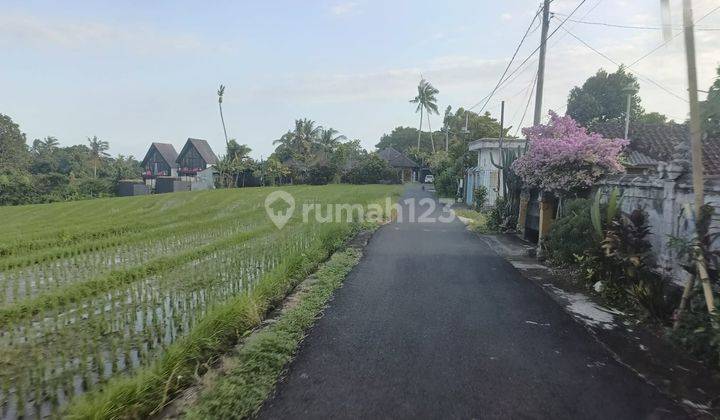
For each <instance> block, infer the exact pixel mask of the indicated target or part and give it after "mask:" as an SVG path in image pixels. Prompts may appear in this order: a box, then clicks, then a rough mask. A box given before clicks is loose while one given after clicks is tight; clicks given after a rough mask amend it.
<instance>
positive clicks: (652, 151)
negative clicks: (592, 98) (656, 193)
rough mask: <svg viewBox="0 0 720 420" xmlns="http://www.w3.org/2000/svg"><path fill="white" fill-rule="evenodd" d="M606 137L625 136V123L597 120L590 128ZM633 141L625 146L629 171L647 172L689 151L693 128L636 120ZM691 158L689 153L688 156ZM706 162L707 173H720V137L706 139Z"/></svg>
mask: <svg viewBox="0 0 720 420" xmlns="http://www.w3.org/2000/svg"><path fill="white" fill-rule="evenodd" d="M588 131H589V132H592V133H598V134H600V135H602V136H603V137H605V138H623V137H624V136H625V126H624V125H623V124H622V123H617V122H606V123H596V124H593V125H591V126H590V127H589V128H588ZM628 140H629V142H630V144H629V145H628V147H627V148H626V150H625V154H626V166H627V169H628V173H631V174H634V173H646V172H648V171H654V170H656V169H657V168H658V164H661V167H662V164H667V163H669V162H671V161H673V160H674V159H677V158H682V156H681V155H683V154H687V150H688V149H689V145H690V128H689V127H688V125H687V124H677V123H672V122H671V123H666V124H643V123H632V124H630V130H629V132H628ZM687 158H689V155H688V156H687ZM703 166H704V170H705V176H706V177H708V176H710V177H712V176H718V175H720V139H715V138H713V139H710V138H706V139H705V140H703Z"/></svg>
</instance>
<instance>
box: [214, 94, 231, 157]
mask: <svg viewBox="0 0 720 420" xmlns="http://www.w3.org/2000/svg"><path fill="white" fill-rule="evenodd" d="M217 94H218V107H220V121H221V122H222V126H223V133H225V147H228V146H229V144H230V143H229V141H228V136H227V130H226V129H225V118H224V117H223V112H222V101H223V95H225V86H223V85H222V84H221V85H220V88H219V89H218V91H217Z"/></svg>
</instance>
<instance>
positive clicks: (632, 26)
mask: <svg viewBox="0 0 720 420" xmlns="http://www.w3.org/2000/svg"><path fill="white" fill-rule="evenodd" d="M553 15H557V16H564V14H562V13H553ZM568 22H573V23H580V24H584V25H595V26H605V27H610V28H622V29H642V30H654V31H659V30H663V29H664V28H663V27H662V26H635V25H619V24H614V23H608V22H590V21H586V20H576V19H568ZM673 29H682V27H675V28H673ZM695 30H697V31H720V28H695Z"/></svg>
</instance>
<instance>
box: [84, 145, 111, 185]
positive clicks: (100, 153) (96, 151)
mask: <svg viewBox="0 0 720 420" xmlns="http://www.w3.org/2000/svg"><path fill="white" fill-rule="evenodd" d="M88 143H90V159H92V161H93V178H97V165H98V163H99V162H100V160H101V159H102V158H106V157H109V156H110V155H109V154H108V153H106V152H107V150H108V149H109V148H110V144H109V143H108V142H106V141H105V140H100V139H99V138H97V136H92V138H90V137H88Z"/></svg>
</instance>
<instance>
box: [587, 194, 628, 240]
mask: <svg viewBox="0 0 720 420" xmlns="http://www.w3.org/2000/svg"><path fill="white" fill-rule="evenodd" d="M601 201H602V191H600V190H597V192H596V193H595V199H594V200H593V204H592V207H591V208H590V219H591V220H592V224H593V228H594V229H595V233H596V234H597V236H598V238H600V239H603V237H604V236H605V228H606V227H607V226H610V224H611V223H612V221H613V220H615V217H617V214H618V211H620V202H621V201H622V197H620V190H619V189H618V188H617V187H615V188H613V190H612V191H611V192H610V197H609V198H608V203H607V207H606V208H605V224H604V225H603V222H602V217H601V214H600V207H601V206H600V204H601Z"/></svg>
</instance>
